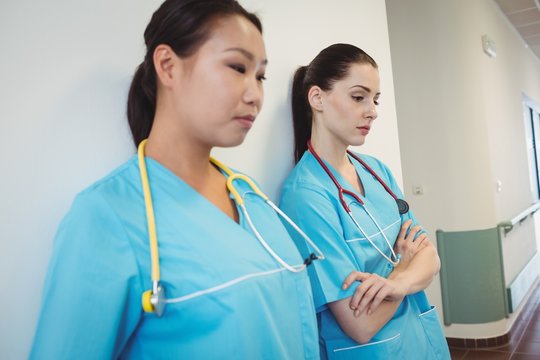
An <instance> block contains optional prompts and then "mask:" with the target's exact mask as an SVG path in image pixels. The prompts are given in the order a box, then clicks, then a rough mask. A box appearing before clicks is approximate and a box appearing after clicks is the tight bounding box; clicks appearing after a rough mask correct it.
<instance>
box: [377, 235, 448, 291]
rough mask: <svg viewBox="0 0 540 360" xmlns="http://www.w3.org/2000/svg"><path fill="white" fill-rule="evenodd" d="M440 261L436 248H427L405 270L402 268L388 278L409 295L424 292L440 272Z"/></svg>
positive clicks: (397, 268)
mask: <svg viewBox="0 0 540 360" xmlns="http://www.w3.org/2000/svg"><path fill="white" fill-rule="evenodd" d="M439 269H440V260H439V255H438V254H437V250H436V249H435V247H434V246H432V245H430V246H426V247H425V248H423V249H422V250H421V251H419V252H418V253H417V254H416V255H415V256H414V257H413V258H412V260H411V261H410V263H409V264H408V265H407V266H405V267H404V268H403V269H401V268H400V266H398V267H396V268H395V269H394V271H393V272H392V273H391V274H390V275H389V276H388V278H389V279H392V280H395V281H398V282H399V283H401V284H403V285H405V287H406V288H407V295H409V294H414V293H417V292H418V291H420V290H424V289H425V288H427V287H428V285H429V284H430V283H431V281H432V280H433V278H434V277H435V275H436V274H437V273H438V272H439Z"/></svg>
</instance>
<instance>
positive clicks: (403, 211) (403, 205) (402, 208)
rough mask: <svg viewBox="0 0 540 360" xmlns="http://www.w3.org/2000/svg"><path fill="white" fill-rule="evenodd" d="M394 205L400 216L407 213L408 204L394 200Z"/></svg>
mask: <svg viewBox="0 0 540 360" xmlns="http://www.w3.org/2000/svg"><path fill="white" fill-rule="evenodd" d="M396 204H397V207H398V211H399V214H400V215H403V214H406V213H407V212H409V204H408V203H407V202H406V201H405V200H403V199H396Z"/></svg>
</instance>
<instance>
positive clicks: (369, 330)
mask: <svg viewBox="0 0 540 360" xmlns="http://www.w3.org/2000/svg"><path fill="white" fill-rule="evenodd" d="M411 223H412V222H411V221H410V220H409V221H406V222H405V223H404V224H403V225H402V227H401V230H400V232H399V235H398V238H397V240H396V245H395V250H396V251H397V252H398V253H399V254H401V261H400V263H399V265H398V266H396V267H395V268H394V270H393V271H392V273H391V274H390V275H389V276H388V278H387V279H385V278H383V277H381V276H379V275H376V274H370V273H364V272H359V271H353V272H351V274H350V275H349V276H347V278H346V279H345V281H344V282H343V289H348V288H349V287H350V286H351V285H352V284H353V283H354V282H356V281H361V282H362V283H361V284H360V285H358V287H357V288H356V290H355V293H354V295H353V296H352V297H349V298H346V299H342V300H338V301H335V302H332V303H329V304H328V307H329V308H330V311H332V314H333V315H334V316H335V318H336V320H337V322H338V324H339V326H340V327H341V328H342V330H343V331H344V332H345V333H346V334H347V335H348V336H350V337H351V338H352V339H354V340H356V341H357V342H359V343H361V344H363V343H367V342H369V341H370V340H371V338H372V337H373V336H374V335H375V334H376V333H377V332H378V331H379V330H380V329H381V328H382V327H383V326H384V325H385V324H386V323H387V322H388V321H389V320H390V319H391V318H392V316H393V315H394V313H395V312H396V310H397V309H398V307H399V305H400V304H401V301H402V300H403V298H404V297H405V296H406V295H410V294H414V293H416V292H418V291H420V290H423V289H425V288H426V287H427V286H428V285H429V284H430V283H431V281H432V280H433V277H434V276H435V275H436V274H437V273H438V271H439V268H440V261H439V256H438V254H437V250H436V249H435V247H434V246H433V245H432V244H431V242H430V241H429V239H428V238H427V235H426V234H421V235H419V236H418V237H417V238H416V239H415V237H416V235H417V233H418V232H419V231H420V229H421V228H420V227H419V226H415V227H413V228H412V229H411V230H410V231H409V233H408V234H407V230H408V229H409V227H410V226H411Z"/></svg>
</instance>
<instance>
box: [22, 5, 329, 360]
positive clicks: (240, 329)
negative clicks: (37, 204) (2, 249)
mask: <svg viewBox="0 0 540 360" xmlns="http://www.w3.org/2000/svg"><path fill="white" fill-rule="evenodd" d="M144 38H145V42H146V47H147V53H146V56H145V59H144V61H143V63H142V64H141V65H140V66H139V67H138V69H137V71H136V73H135V76H134V78H133V82H132V85H131V88H130V91H129V98H128V109H127V114H128V119H129V124H130V127H131V130H132V133H133V139H134V142H135V145H136V146H137V147H138V155H137V156H134V157H133V158H132V159H130V160H129V161H128V162H127V163H125V164H124V165H122V166H120V167H119V168H118V169H116V170H115V171H113V172H112V173H111V174H109V175H108V176H106V177H105V178H103V179H101V180H99V181H98V182H96V183H95V184H93V185H92V186H90V187H89V188H88V189H86V190H84V191H83V192H81V193H80V194H78V196H77V197H76V199H75V201H74V203H73V205H72V207H71V209H70V211H69V213H68V214H67V215H66V217H65V218H64V220H63V221H62V223H61V225H60V228H59V230H58V233H57V236H56V239H55V243H54V250H53V255H52V258H51V262H50V267H49V271H48V275H47V279H46V284H45V290H44V299H43V304H42V308H41V314H40V318H39V322H38V326H37V330H36V335H35V339H34V344H33V348H32V354H31V358H42V359H64V358H66V359H67V358H72V359H84V358H92V359H111V358H136V359H138V358H141V359H142V358H144V359H161V358H168V359H222V358H236V359H257V358H267V359H303V358H308V359H313V358H318V356H319V354H318V346H317V330H316V322H315V310H314V307H313V300H312V296H311V289H310V284H309V279H308V276H307V272H306V271H304V270H305V268H306V266H307V265H308V264H309V263H310V262H311V259H308V260H309V261H306V262H305V263H304V259H302V258H301V256H300V253H299V252H298V250H297V249H296V247H295V245H294V242H293V241H292V240H291V238H290V237H289V235H288V233H287V230H286V229H285V228H284V227H283V225H282V224H281V222H280V218H279V217H278V216H277V215H276V212H275V211H274V210H273V209H272V208H271V207H270V206H268V205H267V204H266V203H265V201H264V200H263V199H262V198H261V197H259V196H255V195H254V189H256V186H255V185H254V184H253V182H252V181H251V180H250V179H249V178H247V177H246V176H244V175H241V174H235V173H234V172H232V171H231V170H230V169H228V168H227V167H226V166H225V165H223V164H221V163H220V162H219V161H217V160H215V159H213V158H211V157H210V151H211V149H212V148H213V147H215V146H221V147H230V146H236V145H239V144H240V143H242V141H243V140H244V138H245V136H246V134H247V132H248V131H249V129H250V128H251V126H252V125H253V122H254V121H255V118H256V117H257V114H258V113H259V111H260V109H261V106H262V103H263V85H262V82H263V80H264V74H265V68H266V63H267V60H266V51H265V47H264V42H263V39H262V28H261V23H260V21H259V19H258V18H257V17H256V16H255V15H254V14H252V13H249V12H247V11H246V10H245V9H244V8H242V6H240V5H239V4H238V2H236V1H234V0H167V1H165V2H164V3H163V4H162V5H161V7H160V8H159V9H158V10H157V11H156V12H155V13H154V14H153V16H152V19H151V21H150V23H149V24H148V26H147V28H146V31H145V33H144ZM246 209H247V210H246ZM158 239H159V243H158Z"/></svg>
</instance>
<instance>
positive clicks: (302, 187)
mask: <svg viewBox="0 0 540 360" xmlns="http://www.w3.org/2000/svg"><path fill="white" fill-rule="evenodd" d="M358 155H359V156H360V157H361V159H362V160H364V161H365V162H366V163H367V164H368V166H370V167H371V168H372V169H373V170H374V171H375V173H377V174H378V175H379V176H380V177H381V178H382V179H383V181H384V182H385V183H386V184H387V185H388V186H389V187H390V189H392V191H393V192H394V193H395V194H396V195H397V196H398V198H403V195H402V193H401V191H400V189H399V187H398V185H397V184H396V181H395V179H394V177H393V176H392V174H391V172H390V170H389V169H388V168H387V167H386V166H385V165H384V164H383V163H381V162H380V161H378V160H377V159H375V158H373V157H371V156H367V155H360V154H358ZM350 161H351V162H352V163H353V164H354V166H355V168H356V171H357V173H358V175H359V177H360V179H361V180H362V184H363V186H364V191H365V196H362V195H361V194H359V193H357V192H356V191H355V190H354V188H353V187H352V186H351V185H350V184H349V183H348V182H347V181H346V180H345V179H344V178H343V177H342V176H341V175H340V174H339V173H338V172H337V171H335V169H333V168H332V167H331V166H330V165H329V164H328V163H326V165H327V166H328V167H329V168H330V170H331V171H332V173H333V175H334V176H335V177H336V179H337V180H338V181H339V183H340V184H341V186H342V187H343V188H345V189H347V190H350V191H352V192H354V193H356V194H357V195H358V196H359V197H360V198H361V199H362V201H363V202H364V204H365V205H364V206H365V208H366V209H367V210H368V211H369V212H370V213H371V215H372V216H373V218H374V219H375V220H376V221H377V224H378V226H377V224H375V222H374V221H373V220H372V219H371V218H370V217H369V216H368V215H367V213H366V210H365V209H364V207H363V206H362V205H361V204H359V203H358V202H357V201H356V200H354V198H352V197H351V196H348V195H344V196H345V199H346V202H347V205H348V206H349V207H350V208H351V210H352V212H353V215H354V217H355V219H356V221H357V222H358V223H359V224H360V226H361V227H362V229H363V230H364V231H360V230H359V229H358V228H357V227H356V225H355V224H354V223H353V222H352V220H351V219H350V217H349V215H348V214H347V212H346V211H345V209H344V208H343V206H342V205H341V203H340V200H339V194H338V190H337V188H336V186H335V185H334V183H333V182H332V180H331V179H330V177H329V176H328V174H327V173H326V172H325V171H324V169H323V168H322V166H321V165H320V164H319V163H318V162H317V160H316V159H315V157H314V156H313V155H312V154H311V153H310V152H309V151H306V152H305V153H304V155H303V157H302V158H301V159H300V161H299V162H298V164H297V165H296V167H295V168H294V169H293V171H292V173H291V174H290V175H289V177H288V178H287V180H286V181H285V184H284V188H283V192H282V197H281V202H280V206H281V208H282V209H283V210H284V211H285V213H287V214H288V215H289V216H290V217H291V218H292V220H293V221H295V222H296V223H297V224H298V225H299V226H300V227H301V228H302V229H303V230H304V231H305V232H306V233H307V235H308V236H310V237H311V239H312V240H313V241H314V242H315V244H316V245H317V246H318V247H319V248H320V249H321V251H322V252H323V253H324V255H325V257H326V260H324V261H315V262H314V267H310V269H309V275H310V279H311V284H312V288H313V296H314V300H315V306H316V308H317V313H318V314H317V318H318V325H319V340H320V345H321V356H322V358H328V359H364V358H365V359H392V358H396V359H450V355H449V351H448V346H447V344H446V340H445V337H444V334H443V332H442V328H441V325H440V322H439V319H438V315H437V312H436V310H435V309H434V308H433V307H432V306H430V305H429V304H428V302H427V298H426V296H425V294H424V292H423V291H421V292H419V293H417V294H414V295H409V296H406V297H405V299H404V300H403V302H402V304H401V305H400V307H399V308H398V310H397V311H396V313H395V315H394V316H393V318H392V319H391V320H390V321H389V322H388V323H387V324H386V325H385V326H384V327H383V328H382V329H381V330H380V331H379V332H378V333H377V334H376V335H375V336H374V337H373V339H371V341H370V343H368V344H362V345H361V344H359V343H357V342H356V341H354V340H353V339H351V338H350V337H349V336H347V335H346V334H345V333H344V332H343V331H342V330H341V328H340V327H339V325H338V323H337V321H336V319H335V317H334V316H333V315H332V312H331V311H330V309H329V308H328V306H327V304H328V303H331V302H333V301H337V300H341V299H344V298H348V297H350V296H352V295H353V294H354V290H355V288H356V287H355V286H352V287H351V288H349V289H348V290H346V291H344V290H342V289H341V285H342V283H343V280H345V278H346V277H347V275H349V273H350V272H351V271H353V270H357V271H362V272H369V273H375V274H378V275H380V276H383V277H388V275H389V274H390V272H391V271H392V269H393V267H392V265H391V264H390V263H389V262H388V261H387V260H386V259H384V258H383V257H382V256H381V255H380V254H379V253H378V252H377V250H375V248H374V247H373V246H372V245H371V244H370V243H369V241H368V240H367V238H366V236H369V237H370V239H371V240H372V241H373V242H374V243H375V244H376V245H377V246H378V247H379V249H380V250H382V251H383V252H384V253H385V254H386V255H387V256H388V257H390V254H391V251H390V248H389V246H388V245H387V243H386V240H385V238H384V236H383V234H382V233H381V230H380V229H382V230H383V232H384V234H385V235H386V237H387V239H388V240H389V241H390V244H391V245H392V246H393V245H394V243H395V241H396V238H397V235H398V233H399V230H400V228H401V224H402V223H403V222H405V221H406V220H408V219H412V220H413V224H417V220H416V219H415V217H414V215H413V214H412V212H411V211H409V212H408V213H406V214H404V215H400V214H399V211H398V208H397V205H396V202H395V200H394V198H393V197H392V196H391V195H390V194H388V192H386V190H385V189H384V187H383V186H382V185H381V184H380V183H379V181H378V180H377V179H376V178H375V177H374V176H373V175H371V173H369V171H368V170H367V169H365V168H364V167H363V166H362V165H361V164H360V163H358V162H357V161H356V160H354V159H353V158H352V157H351V158H350ZM291 235H292V236H293V238H294V239H295V242H296V243H297V246H298V248H299V250H300V251H301V252H303V253H307V252H308V250H307V248H306V244H305V241H304V240H303V239H302V238H300V237H299V236H297V235H296V234H295V233H294V232H291Z"/></svg>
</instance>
